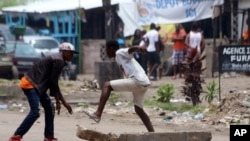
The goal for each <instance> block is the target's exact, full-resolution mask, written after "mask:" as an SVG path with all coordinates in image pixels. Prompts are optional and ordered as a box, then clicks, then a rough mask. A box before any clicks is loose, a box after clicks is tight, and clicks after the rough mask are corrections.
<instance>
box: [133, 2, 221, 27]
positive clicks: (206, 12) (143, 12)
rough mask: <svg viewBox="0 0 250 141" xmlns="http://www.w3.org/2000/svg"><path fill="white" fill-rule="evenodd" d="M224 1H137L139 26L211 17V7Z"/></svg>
mask: <svg viewBox="0 0 250 141" xmlns="http://www.w3.org/2000/svg"><path fill="white" fill-rule="evenodd" d="M223 2H224V0H137V1H136V5H137V15H138V22H139V24H140V25H148V24H150V23H152V22H154V23H160V24H171V23H184V22H189V21H197V20H201V19H206V18H210V17H212V14H213V6H215V5H220V4H223Z"/></svg>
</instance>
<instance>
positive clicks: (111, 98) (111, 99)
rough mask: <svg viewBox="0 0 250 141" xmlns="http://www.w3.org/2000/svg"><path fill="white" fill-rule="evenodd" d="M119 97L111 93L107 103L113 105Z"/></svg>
mask: <svg viewBox="0 0 250 141" xmlns="http://www.w3.org/2000/svg"><path fill="white" fill-rule="evenodd" d="M120 97H121V95H120V94H116V93H111V94H110V96H109V99H108V101H109V102H111V103H112V104H115V103H116V102H117V101H118V99H119V98H120Z"/></svg>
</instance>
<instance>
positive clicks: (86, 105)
mask: <svg viewBox="0 0 250 141" xmlns="http://www.w3.org/2000/svg"><path fill="white" fill-rule="evenodd" d="M76 106H77V107H83V108H88V107H89V105H88V104H86V103H77V105H76Z"/></svg>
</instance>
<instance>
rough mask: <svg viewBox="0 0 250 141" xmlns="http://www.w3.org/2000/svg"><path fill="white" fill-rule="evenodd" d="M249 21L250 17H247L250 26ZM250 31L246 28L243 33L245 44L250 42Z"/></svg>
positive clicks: (243, 42)
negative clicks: (249, 39)
mask: <svg viewBox="0 0 250 141" xmlns="http://www.w3.org/2000/svg"><path fill="white" fill-rule="evenodd" d="M248 23H249V19H248V18H247V20H246V24H247V26H248ZM248 33H249V31H248V28H246V29H245V30H244V33H243V35H242V44H243V45H247V44H249V42H248V38H249V35H248Z"/></svg>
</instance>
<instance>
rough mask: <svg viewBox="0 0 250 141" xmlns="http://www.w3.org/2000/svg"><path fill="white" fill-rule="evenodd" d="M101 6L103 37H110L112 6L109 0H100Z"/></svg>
mask: <svg viewBox="0 0 250 141" xmlns="http://www.w3.org/2000/svg"><path fill="white" fill-rule="evenodd" d="M102 2H103V8H104V10H105V39H106V41H107V40H110V39H112V20H113V19H112V17H113V15H112V8H111V3H110V0H102Z"/></svg>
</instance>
